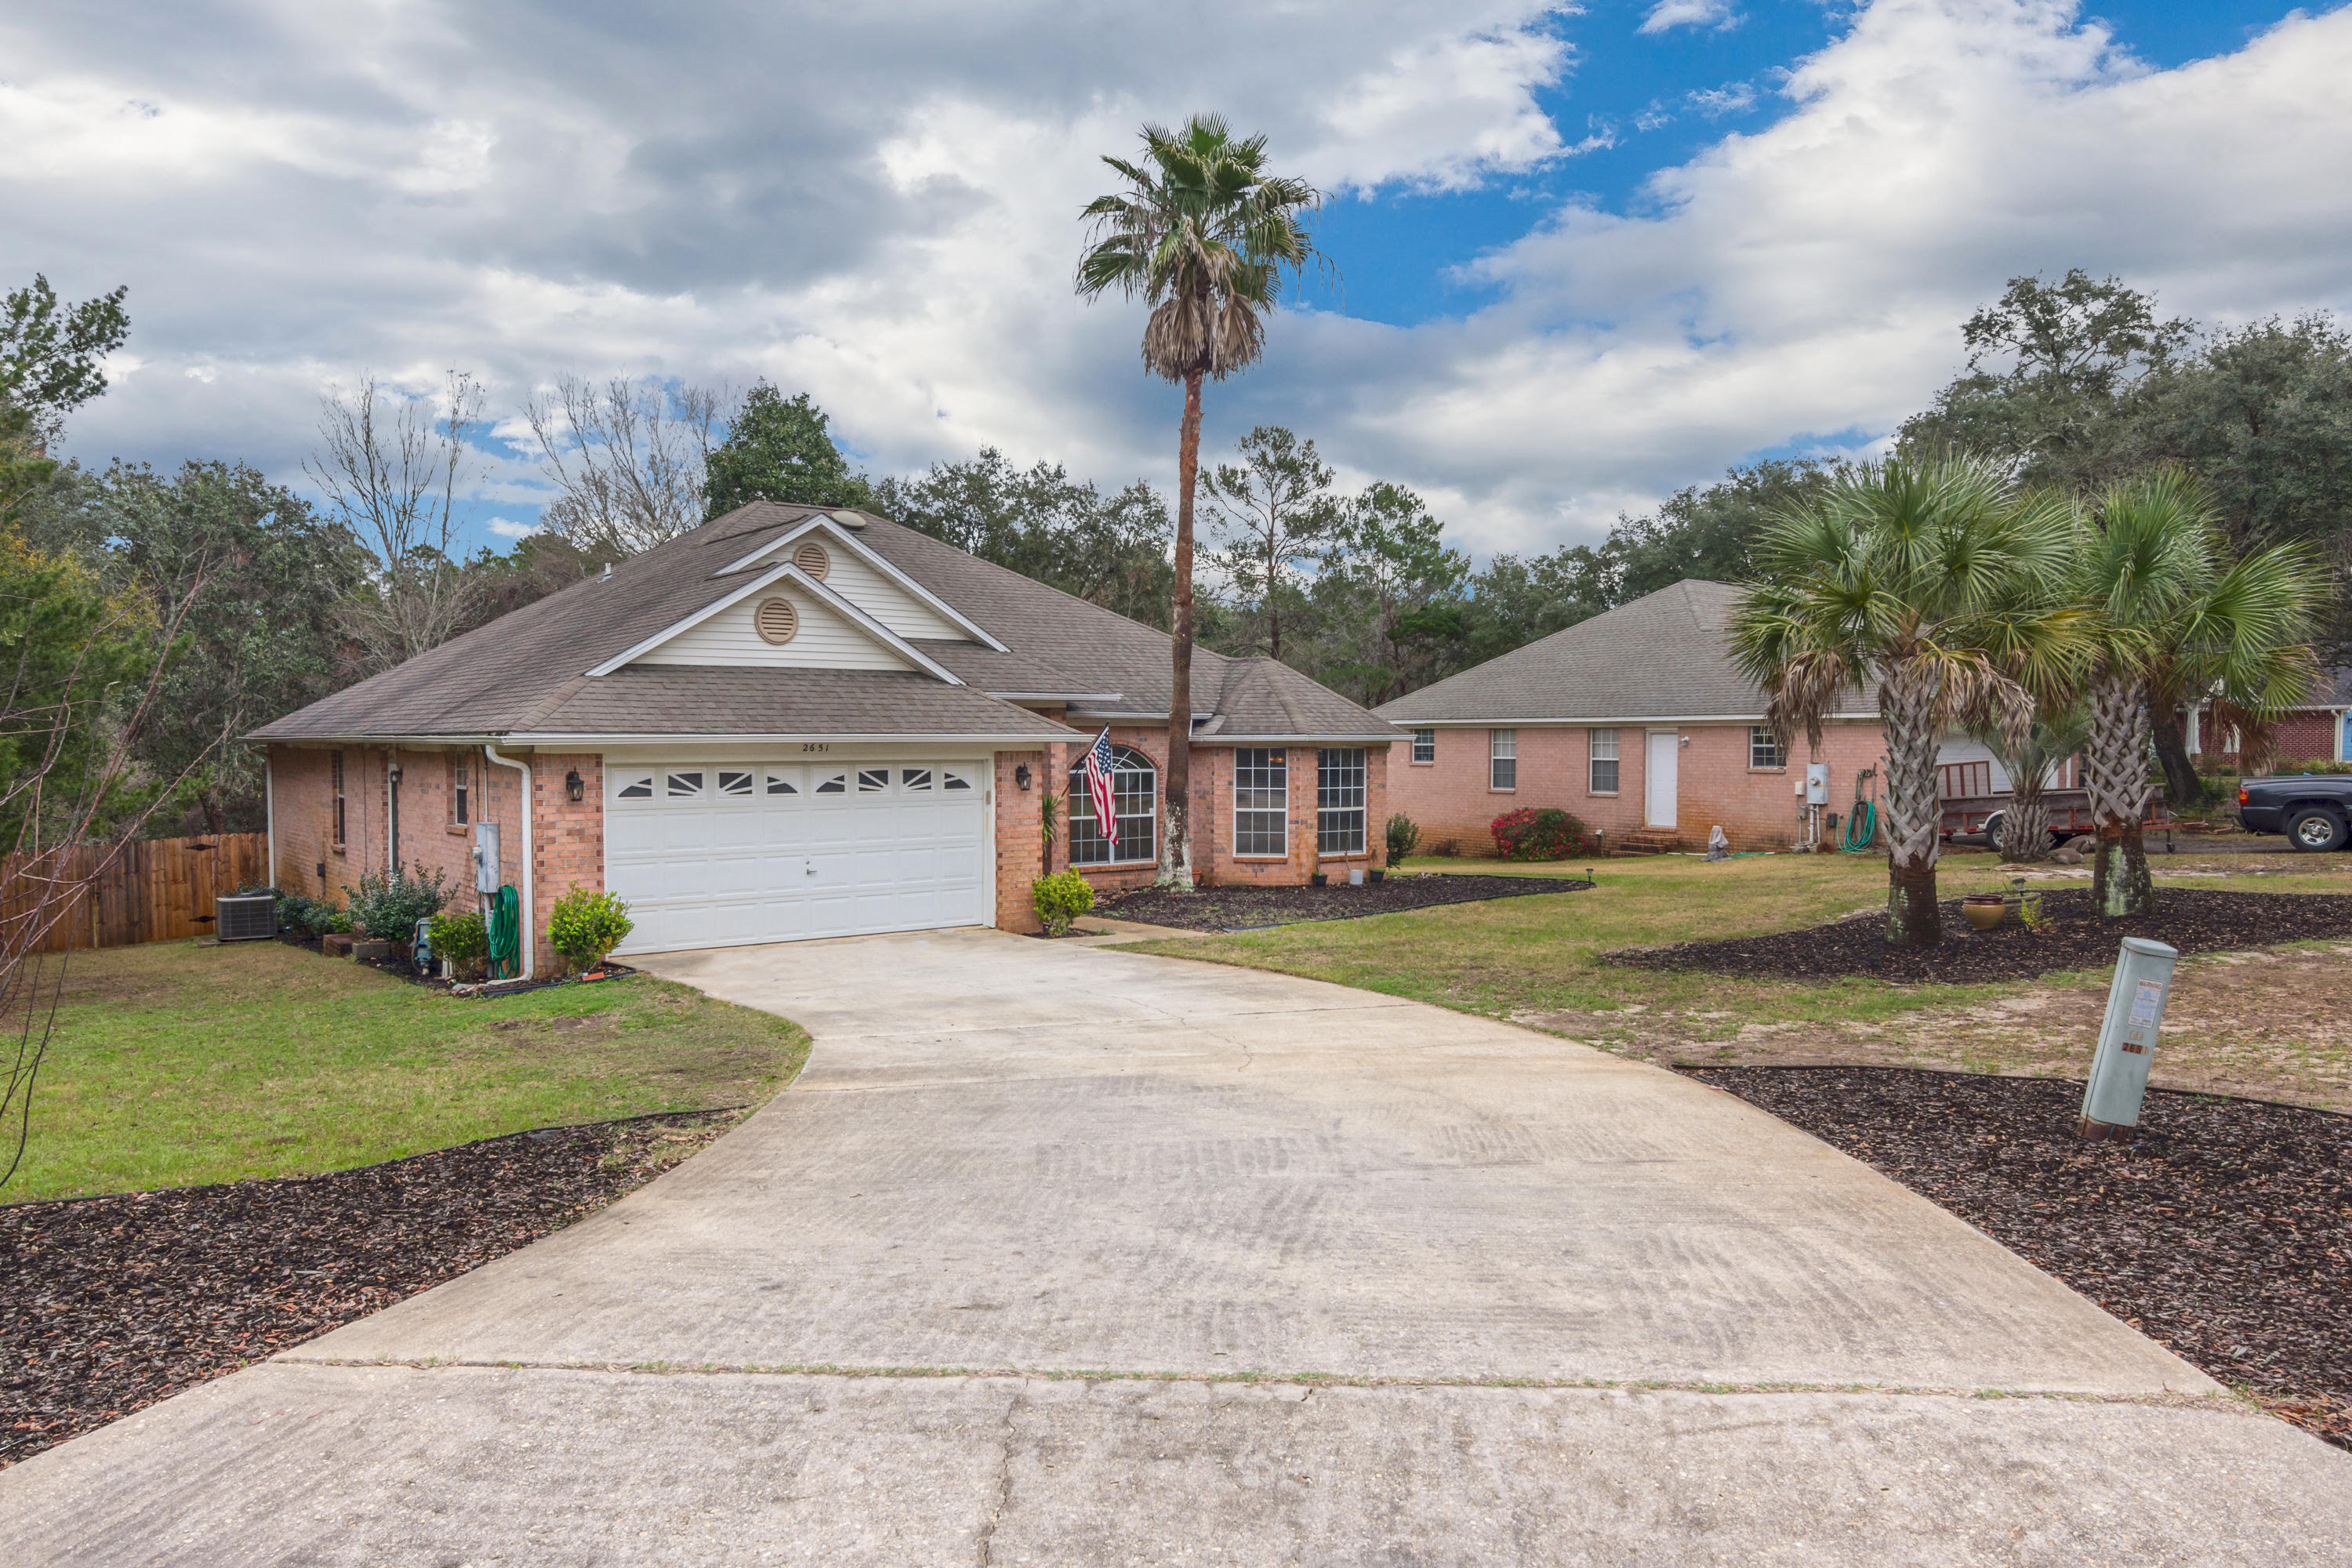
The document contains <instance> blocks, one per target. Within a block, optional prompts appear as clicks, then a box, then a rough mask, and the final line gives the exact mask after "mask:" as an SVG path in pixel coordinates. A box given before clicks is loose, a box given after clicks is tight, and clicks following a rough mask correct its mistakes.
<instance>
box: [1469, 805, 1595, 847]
mask: <svg viewBox="0 0 2352 1568" xmlns="http://www.w3.org/2000/svg"><path fill="white" fill-rule="evenodd" d="M1487 832H1489V833H1491V834H1493V835H1494V837H1495V853H1496V855H1499V856H1500V857H1502V858H1504V859H1506V860H1561V859H1565V858H1568V857H1569V856H1570V855H1575V854H1579V853H1580V852H1582V851H1583V850H1585V849H1587V848H1589V847H1591V836H1590V835H1589V834H1588V833H1587V832H1586V831H1585V826H1584V824H1582V823H1581V822H1579V821H1578V820H1577V819H1576V818H1574V817H1572V816H1569V814H1568V813H1566V812H1564V811H1562V810H1560V809H1559V807H1558V806H1556V805H1546V806H1521V807H1520V808H1519V809H1518V810H1517V811H1507V812H1505V813H1504V814H1503V815H1502V816H1498V817H1496V818H1495V820H1494V822H1493V823H1492V824H1491V825H1489V826H1488V827H1487Z"/></svg>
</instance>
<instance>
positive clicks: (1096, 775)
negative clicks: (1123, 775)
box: [1087, 729, 1118, 849]
mask: <svg viewBox="0 0 2352 1568" xmlns="http://www.w3.org/2000/svg"><path fill="white" fill-rule="evenodd" d="M1111 767H1112V758H1111V751H1110V731H1109V730H1108V729H1106V730H1104V731H1103V732H1102V733H1101V734H1099V735H1097V736H1096V737H1095V743H1094V744H1093V745H1091V746H1088V747H1087V794H1088V795H1092V796H1094V802H1095V826H1097V828H1099V829H1100V830H1101V831H1102V836H1103V837H1104V838H1105V839H1107V840H1108V842H1109V844H1110V847H1112V848H1114V849H1116V848H1118V806H1117V805H1116V803H1115V800H1114V797H1113V795H1112V792H1111V778H1110V773H1111Z"/></svg>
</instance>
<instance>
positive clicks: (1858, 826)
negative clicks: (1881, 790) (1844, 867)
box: [1838, 800, 1878, 855]
mask: <svg viewBox="0 0 2352 1568" xmlns="http://www.w3.org/2000/svg"><path fill="white" fill-rule="evenodd" d="M1876 837H1878V803H1877V802H1876V801H1874V800H1858V801H1855V802H1854V803H1853V812H1852V813H1851V814H1850V815H1849V816H1847V817H1846V819H1845V823H1844V826H1841V827H1840V828H1839V829H1838V847H1839V848H1840V849H1841V850H1843V851H1844V852H1845V853H1846V854H1848V855H1867V854H1868V853H1870V846H1871V841H1872V840H1873V839H1874V838H1876Z"/></svg>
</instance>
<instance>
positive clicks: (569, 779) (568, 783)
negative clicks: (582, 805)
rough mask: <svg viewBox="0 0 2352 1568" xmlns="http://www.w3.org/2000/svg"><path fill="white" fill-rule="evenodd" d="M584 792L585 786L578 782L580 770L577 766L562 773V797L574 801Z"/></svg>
mask: <svg viewBox="0 0 2352 1568" xmlns="http://www.w3.org/2000/svg"><path fill="white" fill-rule="evenodd" d="M585 793H586V786H585V785H583V784H581V782H580V770H579V769H578V768H573V769H572V771H571V772H570V773H565V774H564V775H563V798H564V799H566V800H569V801H575V802H576V801H577V800H579V799H580V797H581V796H582V795H583V794H585Z"/></svg>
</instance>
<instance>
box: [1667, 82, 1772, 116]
mask: <svg viewBox="0 0 2352 1568" xmlns="http://www.w3.org/2000/svg"><path fill="white" fill-rule="evenodd" d="M1684 101H1685V103H1688V104H1689V105H1690V106H1691V107H1692V108H1693V109H1696V110H1698V111H1699V112H1700V113H1701V114H1704V115H1706V117H1707V118H1708V119H1709V120H1715V119H1719V118H1720V117H1722V116H1724V115H1726V114H1742V113H1745V112H1747V111H1748V110H1751V109H1753V108H1755V107H1756V89H1755V86H1754V85H1753V84H1752V83H1749V82H1744V81H1733V82H1726V83H1725V84H1724V85H1723V86H1721V87H1703V88H1700V89H1698V90H1697V91H1696V92H1694V93H1691V94H1690V95H1689V96H1688V97H1686V98H1685V100H1684Z"/></svg>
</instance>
